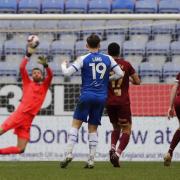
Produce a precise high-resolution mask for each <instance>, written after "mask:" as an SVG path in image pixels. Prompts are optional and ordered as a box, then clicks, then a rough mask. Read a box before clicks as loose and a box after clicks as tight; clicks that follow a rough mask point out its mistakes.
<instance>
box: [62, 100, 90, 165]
mask: <svg viewBox="0 0 180 180" xmlns="http://www.w3.org/2000/svg"><path fill="white" fill-rule="evenodd" d="M88 108H89V105H88V103H87V102H86V101H85V100H84V98H80V100H79V102H78V104H77V106H76V110H75V112H74V116H73V117H74V120H73V122H72V126H71V129H70V131H69V134H68V143H67V149H66V152H65V159H64V160H63V161H62V162H61V163H60V166H61V168H66V167H67V165H68V164H69V163H70V162H71V161H72V159H73V155H72V152H73V149H74V146H75V144H76V143H77V141H78V131H79V128H80V127H81V125H82V123H83V122H86V121H87V115H88Z"/></svg>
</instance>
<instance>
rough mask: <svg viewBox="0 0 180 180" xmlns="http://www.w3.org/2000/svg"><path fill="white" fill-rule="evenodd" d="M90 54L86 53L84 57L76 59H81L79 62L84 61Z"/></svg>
mask: <svg viewBox="0 0 180 180" xmlns="http://www.w3.org/2000/svg"><path fill="white" fill-rule="evenodd" d="M90 54H91V53H87V54H84V55H81V56H79V57H78V59H81V60H84V59H86V58H87V57H88V56H90Z"/></svg>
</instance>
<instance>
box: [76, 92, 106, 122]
mask: <svg viewBox="0 0 180 180" xmlns="http://www.w3.org/2000/svg"><path fill="white" fill-rule="evenodd" d="M105 100H106V99H105V98H103V97H98V96H94V95H82V96H81V97H80V99H79V101H78V103H77V106H76V109H75V112H74V116H73V118H74V119H78V120H81V121H83V122H88V123H89V124H92V125H101V117H102V113H103V110H104V105H105ZM88 117H89V118H88ZM87 118H88V119H87Z"/></svg>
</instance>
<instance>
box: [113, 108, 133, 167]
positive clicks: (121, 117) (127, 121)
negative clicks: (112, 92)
mask: <svg viewBox="0 0 180 180" xmlns="http://www.w3.org/2000/svg"><path fill="white" fill-rule="evenodd" d="M118 107H119V108H118V110H117V113H118V122H117V124H118V125H119V126H120V129H121V136H119V146H118V147H117V150H116V152H115V153H114V154H113V155H112V156H111V163H112V164H113V165H114V167H120V164H119V157H120V156H121V154H122V152H123V151H124V149H125V148H126V146H127V145H128V143H129V139H130V134H131V109H130V105H123V106H118Z"/></svg>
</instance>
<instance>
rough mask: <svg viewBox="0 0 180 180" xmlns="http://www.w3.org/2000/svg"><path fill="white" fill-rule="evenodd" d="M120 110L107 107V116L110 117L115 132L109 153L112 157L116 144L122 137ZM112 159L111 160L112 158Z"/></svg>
mask: <svg viewBox="0 0 180 180" xmlns="http://www.w3.org/2000/svg"><path fill="white" fill-rule="evenodd" d="M117 111H118V109H117V108H116V106H107V114H108V116H109V119H110V122H111V124H112V126H113V130H112V132H111V149H110V151H109V154H110V157H111V155H112V154H113V153H114V152H115V150H116V144H117V142H118V140H119V136H120V132H121V131H120V126H119V125H118V123H117V122H118V113H117ZM110 159H111V158H110Z"/></svg>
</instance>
